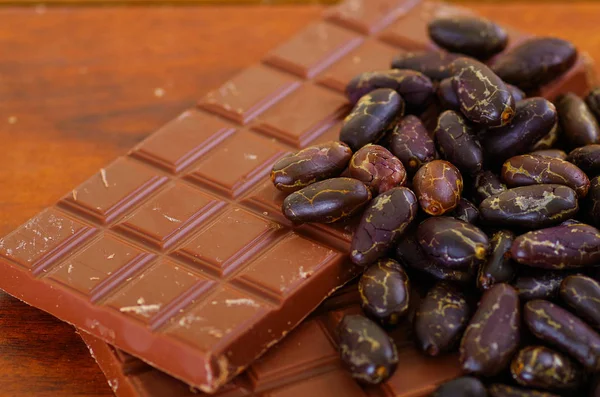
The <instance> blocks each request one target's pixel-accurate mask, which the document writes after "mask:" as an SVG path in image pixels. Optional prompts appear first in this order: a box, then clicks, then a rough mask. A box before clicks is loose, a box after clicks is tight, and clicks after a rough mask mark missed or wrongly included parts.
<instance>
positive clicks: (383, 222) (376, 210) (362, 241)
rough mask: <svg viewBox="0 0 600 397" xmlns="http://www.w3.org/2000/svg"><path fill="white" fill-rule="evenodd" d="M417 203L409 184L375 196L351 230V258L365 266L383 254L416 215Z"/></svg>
mask: <svg viewBox="0 0 600 397" xmlns="http://www.w3.org/2000/svg"><path fill="white" fill-rule="evenodd" d="M418 209H419V205H418V203H417V198H416V197H415V194H414V193H413V192H412V191H411V190H410V189H408V188H405V187H397V188H393V189H391V190H388V191H387V192H385V193H383V194H380V195H379V196H377V197H375V199H373V200H372V201H371V203H369V205H368V206H367V208H366V210H365V212H364V213H363V215H362V218H361V220H360V223H359V225H358V227H357V229H356V231H355V233H354V236H353V239H352V245H351V248H350V252H351V255H350V256H351V259H352V262H354V263H356V264H358V265H362V266H366V265H368V264H371V263H373V262H375V261H376V260H377V259H379V258H381V257H382V256H384V255H385V254H386V252H387V251H388V250H389V249H390V248H391V247H392V245H393V244H394V243H395V242H396V241H397V239H398V238H399V237H400V236H401V235H402V233H404V231H405V230H406V228H407V227H408V226H409V225H410V224H411V223H412V221H413V220H414V219H415V216H416V215H417V211H418Z"/></svg>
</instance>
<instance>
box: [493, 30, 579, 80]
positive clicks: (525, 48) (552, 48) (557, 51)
mask: <svg viewBox="0 0 600 397" xmlns="http://www.w3.org/2000/svg"><path fill="white" fill-rule="evenodd" d="M576 59H577V49H576V48H575V47H574V46H573V44H571V43H569V42H568V41H566V40H561V39H557V38H551V37H537V38H532V39H529V40H526V41H524V42H522V43H521V44H519V45H517V46H516V47H513V48H512V49H510V50H508V51H506V52H505V53H504V54H502V55H500V56H499V57H498V58H497V59H496V61H495V62H494V64H493V66H492V69H493V70H494V72H496V74H497V75H498V76H500V78H501V79H502V80H504V81H506V82H507V83H510V84H514V85H516V86H517V87H519V88H521V89H522V90H525V91H531V90H535V89H537V88H539V87H541V86H543V85H544V84H546V83H549V82H551V81H553V80H554V79H556V78H557V77H558V76H560V75H561V74H563V73H564V72H565V71H567V70H568V69H569V68H570V67H571V66H573V64H574V63H575V60H576Z"/></svg>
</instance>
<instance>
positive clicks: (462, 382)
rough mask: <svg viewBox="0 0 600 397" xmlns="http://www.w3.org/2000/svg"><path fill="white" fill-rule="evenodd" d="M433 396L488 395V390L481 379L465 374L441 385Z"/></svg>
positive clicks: (468, 396) (475, 396)
mask: <svg viewBox="0 0 600 397" xmlns="http://www.w3.org/2000/svg"><path fill="white" fill-rule="evenodd" d="M431 397H487V392H486V391H485V386H484V385H483V383H481V381H480V380H479V379H477V378H473V377H471V376H463V377H460V378H456V379H453V380H451V381H448V382H446V383H444V384H442V385H440V386H439V387H438V388H437V389H436V390H435V391H434V392H433V394H432V395H431Z"/></svg>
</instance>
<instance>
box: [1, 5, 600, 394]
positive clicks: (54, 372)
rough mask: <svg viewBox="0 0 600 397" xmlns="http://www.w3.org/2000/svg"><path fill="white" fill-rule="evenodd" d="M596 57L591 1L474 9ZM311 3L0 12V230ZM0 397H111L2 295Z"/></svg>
mask: <svg viewBox="0 0 600 397" xmlns="http://www.w3.org/2000/svg"><path fill="white" fill-rule="evenodd" d="M473 8H475V9H476V10H477V11H479V12H481V13H482V14H483V15H485V16H488V17H490V18H493V19H495V20H497V21H499V22H501V23H506V24H510V25H512V26H515V27H517V28H519V29H522V30H527V31H530V32H533V33H537V34H553V35H558V36H561V37H564V38H567V39H570V40H573V41H574V42H575V44H576V45H577V46H578V47H579V48H580V49H582V50H585V51H588V52H590V53H591V54H592V56H593V57H594V58H598V59H600V45H599V44H600V30H599V29H598V28H597V22H596V21H598V20H599V19H600V4H598V5H594V4H571V3H569V5H568V6H567V2H565V3H563V4H550V5H545V6H544V10H543V13H540V9H539V7H538V6H534V5H521V4H519V5H475V4H473ZM322 9H323V7H322V6H318V5H313V6H297V7H290V6H272V7H243V6H236V7H180V8H176V7H150V6H148V7H112V8H111V7H97V8H96V7H87V8H69V7H62V8H56V7H48V8H47V7H40V6H38V7H35V8H0V20H2V24H1V27H0V54H2V56H1V57H0V145H2V149H3V154H2V155H0V235H5V234H6V233H8V232H9V231H10V230H12V229H13V228H15V227H16V226H18V225H19V224H21V223H23V222H24V221H26V220H27V219H28V218H30V217H31V216H33V215H34V214H35V213H37V212H38V211H39V210H41V209H42V208H44V207H45V206H48V205H50V204H52V203H53V202H54V201H56V200H57V199H58V198H59V197H60V196H62V195H63V194H64V193H65V192H67V191H69V190H70V189H71V188H72V187H73V186H75V185H77V184H79V183H80V182H82V181H83V180H85V179H86V178H87V177H88V176H89V175H91V174H92V173H93V172H95V171H96V170H97V169H98V168H100V167H101V166H103V165H104V164H106V163H107V162H108V161H110V160H111V159H113V158H114V157H116V156H117V155H120V154H123V153H125V152H126V151H127V150H128V149H129V148H130V147H132V146H133V145H134V144H135V143H137V142H139V141H140V140H142V139H143V138H144V137H145V136H147V135H148V134H149V133H151V132H152V131H153V130H155V129H156V128H158V127H159V126H161V125H162V124H164V123H165V122H167V121H168V120H170V119H171V118H173V117H175V116H176V115H177V114H178V113H179V112H181V111H182V110H184V109H185V108H187V107H190V106H193V104H194V103H195V101H196V99H198V98H199V97H200V96H201V95H202V94H203V93H204V92H206V91H207V90H208V89H210V88H213V87H215V86H217V85H219V83H220V82H223V81H224V80H226V79H227V78H229V77H231V76H233V75H234V74H235V73H236V72H238V71H240V70H241V69H243V68H244V67H246V66H248V65H249V64H251V63H253V62H256V61H258V60H259V59H260V57H261V56H262V55H263V54H264V53H266V52H267V51H268V50H269V49H271V48H273V47H274V46H275V45H277V44H278V43H281V42H283V41H285V40H286V39H287V38H289V37H290V36H291V35H293V34H294V32H296V31H298V30H299V29H300V28H301V27H303V26H304V25H306V23H307V22H308V21H310V20H312V19H314V18H316V17H317V16H318V15H319V13H320V12H321V10H322ZM0 368H2V370H1V371H0V396H21V395H30V396H75V395H85V396H109V395H111V390H110V389H109V387H108V386H107V384H106V381H105V379H104V377H103V376H102V374H101V372H100V371H99V369H98V368H97V366H96V365H95V363H94V361H93V360H92V359H91V358H90V356H89V353H88V351H87V349H86V347H85V345H84V344H83V343H82V342H81V341H80V339H79V337H78V336H77V335H76V334H75V332H74V330H73V328H72V327H70V326H69V325H67V324H63V323H61V322H59V321H57V320H55V319H53V318H52V317H51V316H49V315H47V314H45V313H42V312H40V311H38V310H36V309H33V308H30V307H28V306H26V305H24V304H22V303H20V302H18V301H16V300H15V299H13V298H10V297H9V296H7V295H5V294H2V293H0Z"/></svg>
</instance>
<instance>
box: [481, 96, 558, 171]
mask: <svg viewBox="0 0 600 397" xmlns="http://www.w3.org/2000/svg"><path fill="white" fill-rule="evenodd" d="M555 123H556V108H555V107H554V105H553V104H552V103H551V102H548V101H547V100H545V99H544V98H536V97H534V98H527V99H523V100H522V101H519V102H517V105H516V113H515V117H514V118H513V119H512V121H511V122H510V123H509V124H508V125H506V126H504V127H502V128H495V129H493V130H489V131H487V133H486V134H485V136H484V137H483V138H482V140H481V144H482V146H483V149H484V151H485V154H486V155H489V156H490V162H495V163H501V162H503V161H504V160H506V159H507V158H509V157H512V156H514V155H517V154H523V153H527V152H528V151H529V149H530V148H531V146H532V145H533V144H534V143H536V142H537V141H538V140H540V139H541V138H542V137H544V136H545V135H546V134H548V132H550V130H551V129H552V127H553V126H554V124H555Z"/></svg>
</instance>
